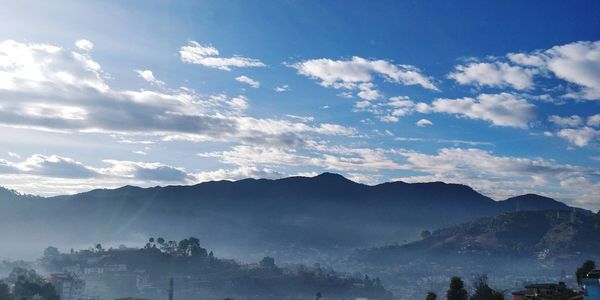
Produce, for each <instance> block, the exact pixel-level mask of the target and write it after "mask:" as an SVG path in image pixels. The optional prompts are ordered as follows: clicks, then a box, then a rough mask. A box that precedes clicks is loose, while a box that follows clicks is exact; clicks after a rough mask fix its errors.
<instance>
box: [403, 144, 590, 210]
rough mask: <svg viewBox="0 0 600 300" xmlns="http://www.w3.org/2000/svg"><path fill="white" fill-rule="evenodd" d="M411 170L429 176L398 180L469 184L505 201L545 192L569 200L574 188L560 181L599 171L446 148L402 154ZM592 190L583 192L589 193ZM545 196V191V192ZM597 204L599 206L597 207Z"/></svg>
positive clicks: (481, 151) (480, 151)
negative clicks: (531, 193)
mask: <svg viewBox="0 0 600 300" xmlns="http://www.w3.org/2000/svg"><path fill="white" fill-rule="evenodd" d="M399 154H400V155H401V156H404V157H405V158H406V160H407V162H408V166H407V168H409V169H412V170H414V171H416V172H422V173H425V174H426V175H421V176H409V177H401V178H397V179H399V180H403V181H407V182H424V181H444V182H453V183H461V184H467V185H469V186H471V187H473V188H475V189H477V190H479V191H481V192H483V193H485V194H487V195H491V196H493V197H496V199H503V198H506V197H508V196H515V195H518V194H523V193H529V192H537V193H540V191H545V193H547V194H549V195H555V196H558V197H559V198H569V200H570V201H572V202H575V199H572V198H571V197H570V195H571V193H573V192H575V190H574V189H572V188H571V187H568V186H565V187H560V182H563V181H566V180H569V179H573V178H578V177H586V178H590V176H593V175H592V174H594V173H597V171H595V170H592V169H587V168H583V167H579V166H573V165H569V164H559V163H556V162H554V161H552V160H545V159H542V158H524V157H513V156H498V155H494V154H493V153H491V152H488V151H483V150H480V149H457V148H443V149H441V150H439V151H438V152H437V153H436V154H424V153H418V152H411V151H401V152H400V153H399ZM588 192H590V190H589V189H588V190H586V191H582V193H588ZM542 193H544V192H542ZM596 205H597V204H596Z"/></svg>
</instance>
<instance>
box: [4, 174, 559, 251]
mask: <svg viewBox="0 0 600 300" xmlns="http://www.w3.org/2000/svg"><path fill="white" fill-rule="evenodd" d="M515 199H521V200H519V201H516V200H515ZM517 203H519V204H517ZM513 205H514V206H513ZM0 206H1V207H3V209H2V211H0V231H1V232H0V234H4V236H11V237H17V238H18V240H16V241H15V242H14V245H15V247H14V248H11V249H15V251H16V253H20V254H22V253H24V252H23V251H24V250H25V249H18V245H29V246H30V245H32V244H35V243H38V244H39V248H40V249H41V248H42V247H44V246H45V245H47V244H56V243H58V244H59V245H74V246H78V245H82V244H83V245H85V244H89V243H92V242H94V241H96V240H105V241H111V242H112V243H113V244H117V243H120V242H122V241H139V242H143V241H141V240H140V237H141V236H156V235H170V236H175V237H184V236H189V235H196V236H199V237H201V238H202V240H204V241H206V243H207V245H208V246H210V247H211V248H213V249H216V250H218V251H219V252H220V253H224V254H226V255H230V256H233V257H238V258H242V259H249V260H255V259H257V258H260V257H262V256H263V255H264V254H269V255H272V256H274V257H276V258H277V259H280V260H283V261H302V260H304V259H308V258H310V257H314V256H318V255H327V253H334V255H336V256H337V255H339V254H340V251H342V250H345V249H353V248H356V247H361V248H364V247H370V246H374V245H382V244H390V243H395V242H399V241H403V240H411V239H414V238H415V237H417V236H418V235H419V233H420V232H421V231H422V230H423V229H437V228H442V227H447V226H450V225H455V224H459V223H463V222H466V221H469V220H473V219H475V218H478V217H483V216H493V215H496V214H498V213H502V212H507V211H514V210H515V209H516V208H517V207H518V206H520V207H521V208H523V209H532V210H535V209H547V208H549V207H551V208H559V209H565V210H566V209H569V207H568V206H566V205H565V204H563V203H560V202H557V201H554V200H552V199H550V198H545V197H541V196H537V195H525V196H521V197H519V198H511V199H507V200H505V201H499V202H496V201H494V200H492V199H491V198H489V197H486V196H484V195H482V194H480V193H478V192H476V191H474V190H473V189H472V188H470V187H468V186H465V185H459V184H446V183H443V182H431V183H414V184H409V183H404V182H389V183H383V184H379V185H374V186H369V185H364V184H359V183H356V182H353V181H351V180H348V179H346V178H344V177H343V176H340V175H337V174H332V173H324V174H321V175H319V176H315V177H289V178H283V179H278V180H267V179H244V180H239V181H234V182H231V181H215V182H206V183H200V184H197V185H193V186H166V187H152V188H139V187H134V186H124V187H121V188H118V189H113V190H110V189H99V190H92V191H89V192H85V193H80V194H75V195H68V196H58V197H51V198H41V197H29V196H21V197H17V196H15V197H3V198H0ZM324 229H326V230H324ZM9 232H10V235H7V233H9ZM28 249H31V247H28ZM2 255H3V253H0V256H2ZM4 255H7V254H4Z"/></svg>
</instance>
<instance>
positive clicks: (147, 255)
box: [0, 237, 391, 300]
mask: <svg viewBox="0 0 600 300" xmlns="http://www.w3.org/2000/svg"><path fill="white" fill-rule="evenodd" d="M150 241H151V242H149V243H147V244H146V246H145V247H143V248H127V247H124V246H121V247H119V248H117V249H113V248H109V249H105V248H104V247H103V246H102V245H101V244H96V245H95V246H94V247H92V248H90V249H88V250H79V251H73V250H71V251H70V252H68V253H61V252H59V251H58V249H56V248H54V247H48V248H47V249H46V250H45V251H44V255H43V257H42V258H41V259H39V260H38V261H37V263H36V264H34V265H31V266H28V267H31V268H36V269H38V270H39V271H41V272H43V273H46V274H53V273H54V274H55V273H58V272H66V273H68V274H70V275H74V276H76V277H77V278H79V279H82V280H84V281H85V290H84V291H83V294H85V295H89V296H100V297H101V298H103V299H115V298H121V297H125V296H136V297H143V298H149V299H166V298H167V297H168V289H169V281H170V280H171V279H172V280H173V281H174V286H175V298H176V299H182V300H192V299H199V298H200V299H207V300H210V299H215V300H216V299H219V300H220V299H224V298H228V297H229V298H233V299H247V300H250V299H289V300H293V299H311V298H313V297H314V296H315V294H317V293H321V294H322V295H324V296H325V297H328V298H331V299H342V298H347V299H355V298H368V299H380V300H387V299H391V293H390V292H388V291H387V290H386V289H385V288H384V287H383V286H382V284H381V282H380V280H379V279H377V278H369V277H368V276H361V277H356V276H350V275H346V274H340V273H337V272H335V271H333V270H331V269H323V268H320V267H305V266H302V265H298V266H293V267H292V266H291V267H285V268H284V267H280V266H278V265H277V264H276V263H275V260H273V258H270V257H264V258H263V259H262V260H261V261H260V262H259V263H252V264H241V263H239V262H236V261H234V260H230V259H222V258H218V257H217V256H216V255H213V252H212V251H208V250H207V249H206V248H203V247H201V245H200V240H199V239H197V238H194V237H190V238H186V239H183V240H181V241H166V240H164V239H163V238H157V239H154V238H151V239H150ZM17 270H19V268H17ZM12 273H15V271H12ZM1 277H2V276H1V274H0V279H1ZM9 277H10V276H9Z"/></svg>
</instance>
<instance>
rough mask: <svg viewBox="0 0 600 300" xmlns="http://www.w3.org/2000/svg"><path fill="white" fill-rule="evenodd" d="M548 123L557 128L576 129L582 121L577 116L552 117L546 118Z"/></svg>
mask: <svg viewBox="0 0 600 300" xmlns="http://www.w3.org/2000/svg"><path fill="white" fill-rule="evenodd" d="M548 121H550V122H551V123H554V124H555V125H556V126H558V127H577V126H580V125H582V124H583V120H582V119H581V117H579V116H577V115H573V116H570V117H560V116H556V115H552V116H549V117H548Z"/></svg>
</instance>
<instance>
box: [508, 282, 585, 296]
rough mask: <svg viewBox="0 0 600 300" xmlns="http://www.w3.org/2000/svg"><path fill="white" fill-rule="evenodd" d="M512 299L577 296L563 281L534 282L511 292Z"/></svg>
mask: <svg viewBox="0 0 600 300" xmlns="http://www.w3.org/2000/svg"><path fill="white" fill-rule="evenodd" d="M512 295H513V300H570V299H572V298H573V297H576V296H577V293H575V292H574V291H573V290H572V289H570V288H568V287H567V286H566V285H565V283H564V282H559V283H536V284H530V285H527V286H525V290H523V291H518V292H514V293H512Z"/></svg>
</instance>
